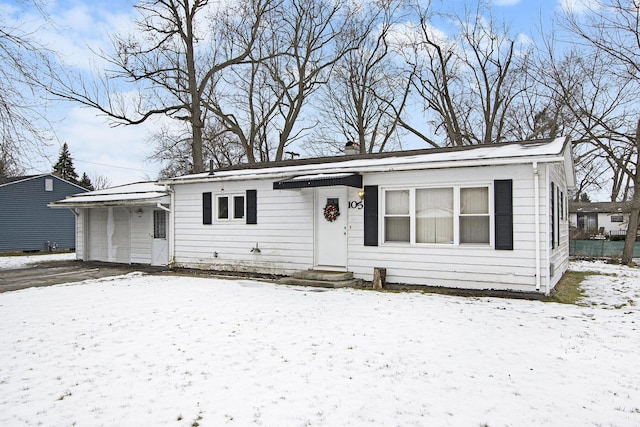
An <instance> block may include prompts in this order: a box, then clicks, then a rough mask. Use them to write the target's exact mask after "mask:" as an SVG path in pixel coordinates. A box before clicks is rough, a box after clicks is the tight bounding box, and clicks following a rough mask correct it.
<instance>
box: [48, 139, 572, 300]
mask: <svg viewBox="0 0 640 427" xmlns="http://www.w3.org/2000/svg"><path fill="white" fill-rule="evenodd" d="M574 186H575V175H574V166H573V160H572V156H571V144H570V140H569V139H568V138H556V139H547V140H539V141H528V142H513V143H505V144H493V145H478V146H466V147H456V148H442V149H427V150H412V151H402V152H389V153H378V154H367V155H359V154H356V155H345V156H336V157H324V158H314V159H300V160H287V161H281V162H273V163H260V164H244V165H238V166H235V167H229V168H224V169H217V170H211V171H210V172H205V173H200V174H192V175H185V176H182V177H177V178H173V179H168V180H164V181H161V182H160V183H159V184H154V183H145V184H133V185H132V186H124V187H119V188H113V189H110V190H108V191H102V192H91V193H87V194H86V195H80V196H78V197H71V198H69V199H66V200H63V201H61V202H58V203H56V204H55V205H56V206H58V207H70V208H72V209H73V210H74V211H75V212H76V214H77V215H78V241H79V242H82V245H81V244H78V251H77V253H78V256H79V257H80V258H81V259H87V260H89V259H101V260H105V261H116V262H141V263H152V264H163V263H168V264H170V265H172V266H176V267H187V268H201V269H214V270H224V271H237V272H256V273H266V274H277V275H289V274H292V273H295V272H298V271H303V270H311V269H316V270H323V271H324V270H329V271H337V272H350V273H352V274H353V275H354V276H355V277H356V278H358V279H363V280H368V281H370V280H372V279H373V274H374V269H375V268H385V269H386V281H387V283H396V284H408V285H427V286H443V287H452V288H467V289H494V290H510V291H523V292H538V293H544V294H548V293H549V292H550V291H551V290H552V289H553V287H554V286H555V285H556V284H557V282H558V281H559V280H560V278H561V277H562V274H563V273H564V272H565V270H566V269H567V267H568V260H569V222H568V193H569V191H570V190H571V189H572V188H573V187H574ZM164 212H166V214H165V213H164ZM159 224H164V225H159ZM158 227H160V228H161V229H162V230H161V231H159V230H157V228H158ZM163 236H164V237H163ZM158 240H160V241H162V243H163V244H164V245H165V246H163V247H162V248H163V251H161V253H162V256H160V257H156V256H155V255H154V247H155V246H154V245H155V244H156V241H158ZM165 250H166V252H164V251H165Z"/></svg>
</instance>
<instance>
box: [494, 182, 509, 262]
mask: <svg viewBox="0 0 640 427" xmlns="http://www.w3.org/2000/svg"><path fill="white" fill-rule="evenodd" d="M493 191H494V202H495V232H496V236H495V237H496V241H495V244H496V249H499V250H507V251H511V250H513V180H511V179H500V180H496V181H494V183H493Z"/></svg>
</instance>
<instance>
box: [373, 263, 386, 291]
mask: <svg viewBox="0 0 640 427" xmlns="http://www.w3.org/2000/svg"><path fill="white" fill-rule="evenodd" d="M386 281H387V269H386V268H380V267H375V268H374V269H373V289H382V288H384V284H385V283H386Z"/></svg>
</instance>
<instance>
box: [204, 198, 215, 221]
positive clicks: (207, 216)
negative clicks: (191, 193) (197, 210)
mask: <svg viewBox="0 0 640 427" xmlns="http://www.w3.org/2000/svg"><path fill="white" fill-rule="evenodd" d="M212 213H213V210H212V209H211V193H202V223H203V224H205V225H209V224H211V219H212Z"/></svg>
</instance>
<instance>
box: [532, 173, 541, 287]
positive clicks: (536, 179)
mask: <svg viewBox="0 0 640 427" xmlns="http://www.w3.org/2000/svg"><path fill="white" fill-rule="evenodd" d="M533 194H534V200H535V201H534V218H535V236H536V291H538V292H539V291H540V175H539V174H538V162H533Z"/></svg>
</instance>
